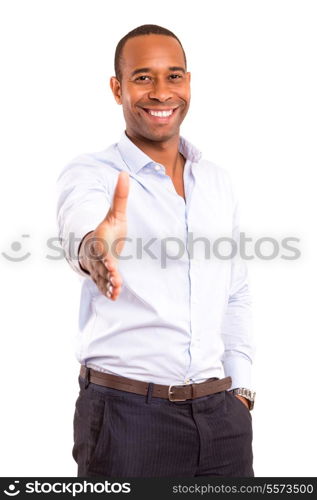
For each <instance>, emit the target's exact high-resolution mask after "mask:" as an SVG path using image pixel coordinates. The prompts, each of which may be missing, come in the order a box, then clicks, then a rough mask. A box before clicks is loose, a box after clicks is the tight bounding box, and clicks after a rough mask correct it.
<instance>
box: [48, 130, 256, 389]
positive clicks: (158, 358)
mask: <svg viewBox="0 0 317 500" xmlns="http://www.w3.org/2000/svg"><path fill="white" fill-rule="evenodd" d="M179 151H180V152H181V153H182V154H183V156H184V157H185V158H186V163H185V166H184V190H185V198H186V201H185V200H184V199H183V198H182V197H181V196H180V195H178V194H177V192H176V190H175V187H174V185H173V182H172V180H171V178H170V177H169V176H168V175H166V173H165V168H164V166H163V165H161V164H157V163H155V162H154V161H153V160H152V159H151V158H150V157H149V156H147V155H146V154H145V153H144V152H143V151H142V150H140V149H139V148H138V147H137V146H136V145H135V144H134V143H133V142H132V141H131V140H130V139H129V138H128V137H127V135H126V134H125V132H123V134H122V137H121V139H120V141H119V142H118V143H116V144H113V145H111V146H110V147H109V148H108V149H106V150H104V151H101V152H98V153H93V154H83V155H81V156H78V157H77V158H75V159H74V160H73V161H72V162H71V163H69V164H68V165H67V166H66V167H65V168H64V169H63V170H62V172H61V174H60V176H59V178H58V181H57V188H58V203H57V224H58V231H59V239H60V243H61V245H62V247H63V249H64V252H65V257H66V259H67V261H68V262H69V264H70V266H71V267H72V269H73V270H74V271H76V272H77V273H78V276H79V279H80V281H81V282H82V283H81V285H82V288H81V299H80V310H79V325H78V334H77V336H76V357H77V359H78V361H79V362H80V363H81V364H86V366H88V367H91V368H94V369H96V370H100V371H103V372H107V373H111V374H114V375H121V376H124V377H128V378H132V379H136V380H142V381H146V382H154V383H159V384H164V385H170V384H173V385H175V384H176V385H177V384H187V383H192V382H203V381H205V380H206V379H208V378H210V377H218V378H223V377H224V376H228V375H230V376H231V377H232V387H231V388H235V387H246V388H252V384H251V365H252V361H253V356H254V352H255V346H254V341H253V335H252V317H251V298H250V290H249V283H248V273H247V267H246V263H245V261H243V260H242V258H240V257H239V251H237V252H236V255H235V256H233V257H232V258H230V254H233V251H234V248H235V247H234V245H233V244H231V243H230V241H233V242H235V243H236V244H237V245H238V242H239V216H238V202H237V199H236V196H235V194H234V190H233V188H232V183H231V180H230V176H229V174H228V172H227V170H225V169H224V168H222V167H219V166H217V165H215V164H213V163H211V162H209V161H207V160H204V159H202V156H201V153H200V152H199V151H198V150H197V149H196V148H195V147H194V146H193V145H192V144H190V142H188V141H187V140H186V139H184V138H183V137H180V140H179ZM122 170H124V171H126V172H128V173H129V176H130V190H129V197H128V204H127V220H128V233H127V239H126V242H125V245H124V247H123V251H122V254H121V256H120V258H119V260H118V267H119V272H120V274H121V276H122V279H123V286H122V290H121V293H120V295H119V297H118V299H117V300H116V301H112V300H109V299H108V298H107V297H105V296H104V295H102V294H101V292H100V291H99V290H98V287H97V286H96V284H95V283H94V282H93V280H92V279H91V278H90V277H89V275H88V274H87V273H85V272H84V271H83V270H82V269H81V268H80V266H79V260H78V247H79V244H80V241H81V240H82V238H83V237H84V236H85V235H86V234H87V233H88V232H89V231H92V230H94V229H95V228H96V227H97V225H98V224H99V223H100V222H101V221H102V220H103V219H104V217H105V216H106V214H107V212H108V209H109V207H110V204H111V200H112V197H113V193H114V189H115V186H116V183H117V178H118V174H119V172H120V171H122ZM219 238H227V240H225V239H223V240H220V239H219ZM208 242H209V243H208ZM228 242H229V243H228ZM226 244H227V246H226ZM236 248H239V247H236ZM208 249H209V253H208Z"/></svg>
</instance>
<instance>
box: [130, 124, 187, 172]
mask: <svg viewBox="0 0 317 500" xmlns="http://www.w3.org/2000/svg"><path fill="white" fill-rule="evenodd" d="M126 135H127V136H128V138H129V139H130V140H131V141H132V142H133V143H134V144H135V145H136V146H137V147H138V148H140V149H141V150H142V151H143V152H144V153H145V154H146V155H148V156H149V157H150V158H152V160H153V161H155V162H156V163H160V164H161V165H163V166H164V167H165V171H166V174H167V175H169V176H170V177H172V178H173V177H174V176H175V175H176V174H177V171H178V169H179V168H180V167H181V168H182V167H183V166H184V157H183V156H182V154H181V153H180V152H179V150H178V148H179V134H177V135H175V136H173V137H171V138H170V139H168V140H166V141H150V140H147V139H146V138H143V137H142V138H140V137H137V136H135V135H133V134H130V132H126Z"/></svg>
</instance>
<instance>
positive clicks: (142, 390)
mask: <svg viewBox="0 0 317 500" xmlns="http://www.w3.org/2000/svg"><path fill="white" fill-rule="evenodd" d="M80 376H81V377H82V378H83V379H85V380H86V382H91V383H92V384H97V385H102V386H104V387H110V388H112V389H119V390H120V391H126V392H133V393H134V394H141V395H143V396H146V395H147V394H148V389H149V385H150V384H149V383H148V382H141V381H140V380H133V379H130V378H126V377H119V376H117V375H111V374H108V373H104V372H100V371H97V370H93V369H92V368H87V367H86V366H83V365H82V366H81V368H80ZM231 384H232V379H231V377H225V378H222V379H218V378H210V379H208V380H206V381H205V382H201V383H199V384H185V385H170V386H168V385H160V384H152V397H154V398H155V397H156V398H164V399H169V400H170V401H186V400H187V399H195V398H200V397H202V396H208V395H210V394H215V393H217V392H221V391H224V390H227V389H229V387H231Z"/></svg>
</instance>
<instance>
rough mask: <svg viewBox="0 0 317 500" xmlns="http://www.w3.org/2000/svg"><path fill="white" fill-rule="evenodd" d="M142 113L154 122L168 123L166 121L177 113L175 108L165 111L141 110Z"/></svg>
mask: <svg viewBox="0 0 317 500" xmlns="http://www.w3.org/2000/svg"><path fill="white" fill-rule="evenodd" d="M142 109H143V111H144V112H145V113H146V114H147V115H149V116H150V117H151V118H153V119H154V120H155V121H168V119H169V118H170V117H171V116H172V115H173V114H174V113H175V112H176V111H177V109H178V107H177V108H166V109H151V108H142Z"/></svg>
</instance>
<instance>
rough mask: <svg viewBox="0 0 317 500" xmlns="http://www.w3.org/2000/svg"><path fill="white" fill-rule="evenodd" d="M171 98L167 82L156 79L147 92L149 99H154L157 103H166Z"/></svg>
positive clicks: (171, 94)
mask: <svg viewBox="0 0 317 500" xmlns="http://www.w3.org/2000/svg"><path fill="white" fill-rule="evenodd" d="M172 96H173V93H172V91H171V89H170V87H169V85H168V82H166V81H165V79H164V80H161V79H157V80H155V81H154V82H153V86H152V88H151V90H150V92H149V98H150V99H156V100H158V101H161V102H163V101H167V100H168V99H170V98H171V97H172Z"/></svg>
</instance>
